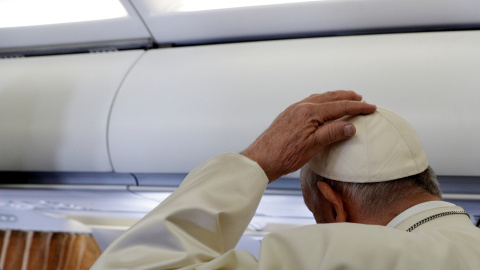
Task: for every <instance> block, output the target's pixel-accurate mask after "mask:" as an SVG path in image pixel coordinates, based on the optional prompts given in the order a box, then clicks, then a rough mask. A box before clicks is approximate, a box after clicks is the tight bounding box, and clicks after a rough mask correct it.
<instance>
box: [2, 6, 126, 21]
mask: <svg viewBox="0 0 480 270" xmlns="http://www.w3.org/2000/svg"><path fill="white" fill-rule="evenodd" d="M126 16H128V13H127V10H126V9H125V7H124V6H123V5H122V3H121V2H120V1H119V0H42V1H38V0H0V28H7V27H21V26H34V25H48V24H61V23H72V22H85V21H96V20H107V19H113V18H120V17H126Z"/></svg>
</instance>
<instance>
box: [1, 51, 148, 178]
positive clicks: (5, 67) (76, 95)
mask: <svg viewBox="0 0 480 270" xmlns="http://www.w3.org/2000/svg"><path fill="white" fill-rule="evenodd" d="M143 52H144V51H140V50H132V51H124V52H115V53H98V54H77V55H57V56H41V57H27V58H16V59H0V74H2V75H1V76H0V97H1V98H0V138H1V140H0V153H1V154H0V171H17V172H21V171H33V172H40V171H47V172H111V171H112V167H111V165H110V159H109V155H108V149H107V121H108V116H109V113H110V108H111V106H112V103H113V100H114V97H115V94H116V92H117V90H118V88H119V87H120V84H121V83H122V80H123V79H124V77H125V76H126V74H127V73H128V71H129V69H130V68H131V67H132V66H133V65H134V63H135V61H137V59H138V58H139V57H140V56H141V55H142V54H143Z"/></svg>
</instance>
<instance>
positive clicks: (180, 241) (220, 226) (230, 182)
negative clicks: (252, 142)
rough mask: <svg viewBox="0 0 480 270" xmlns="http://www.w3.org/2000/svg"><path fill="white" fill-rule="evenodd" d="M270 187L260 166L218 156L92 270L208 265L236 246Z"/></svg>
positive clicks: (233, 156) (115, 244)
mask: <svg viewBox="0 0 480 270" xmlns="http://www.w3.org/2000/svg"><path fill="white" fill-rule="evenodd" d="M267 184H268V178H267V176H266V175H265V173H264V172H263V170H262V169H261V168H260V166H259V165H258V164H257V163H256V162H254V161H252V160H250V159H248V158H247V157H245V156H243V155H239V154H233V153H228V154H222V155H218V156H216V157H214V158H212V159H210V160H208V161H207V162H205V163H204V164H202V165H200V166H199V167H197V168H196V169H195V170H193V171H192V172H191V173H190V174H189V175H188V176H187V177H186V178H185V180H184V181H183V183H182V184H181V185H180V187H179V188H178V189H177V190H176V191H175V192H174V193H172V195H170V196H169V197H168V198H167V199H166V200H165V201H163V202H162V203H161V204H160V205H159V206H157V207H156V208H155V209H154V210H152V211H151V212H150V213H149V214H148V215H146V216H145V217H144V218H143V219H142V220H140V221H139V222H138V223H137V224H135V225H134V226H132V228H130V229H129V230H128V231H127V232H125V233H124V234H123V235H121V236H120V237H119V238H118V239H117V240H116V241H114V242H113V243H112V244H111V245H110V246H109V247H108V248H107V249H106V250H105V252H104V253H103V254H102V255H101V256H100V258H99V259H98V260H97V262H96V263H95V265H94V266H93V267H92V269H97V270H99V269H102V270H106V269H178V268H182V267H187V266H192V265H197V264H201V263H205V262H209V261H211V260H213V259H215V258H217V257H219V256H220V255H222V254H224V253H225V252H227V251H229V250H231V249H233V248H234V247H235V246H236V244H237V242H238V241H239V239H240V237H241V236H242V234H243V232H244V231H245V229H246V227H247V226H248V224H249V222H250V220H251V218H252V217H253V215H254V214H255V211H256V209H257V206H258V204H259V202H260V199H261V197H262V195H263V192H264V190H265V187H266V186H267Z"/></svg>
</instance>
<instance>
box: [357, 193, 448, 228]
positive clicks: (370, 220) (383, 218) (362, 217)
mask: <svg viewBox="0 0 480 270" xmlns="http://www.w3.org/2000/svg"><path fill="white" fill-rule="evenodd" d="M428 201H441V198H439V197H437V196H434V195H432V194H430V193H427V192H426V193H425V194H422V195H421V196H412V197H410V198H408V199H405V200H402V201H400V202H397V203H395V204H394V205H392V206H391V207H389V208H386V209H384V210H383V211H381V213H378V214H375V215H369V214H366V213H365V211H363V209H354V208H355V207H353V209H352V210H351V212H350V213H349V220H348V221H349V222H353V223H362V224H372V225H383V226H386V225H387V224H388V223H389V222H390V221H391V220H392V219H394V218H395V217H396V216H398V215H399V214H400V213H402V212H403V211H405V210H407V209H408V208H410V207H413V206H415V205H417V204H421V203H424V202H428Z"/></svg>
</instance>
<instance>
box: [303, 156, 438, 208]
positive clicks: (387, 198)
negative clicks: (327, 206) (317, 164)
mask: <svg viewBox="0 0 480 270" xmlns="http://www.w3.org/2000/svg"><path fill="white" fill-rule="evenodd" d="M319 181H322V182H325V183H327V184H328V185H329V186H330V187H332V189H333V190H334V191H336V192H337V193H339V194H340V195H342V196H343V197H344V198H348V199H350V200H351V201H352V202H353V203H356V204H357V205H358V206H360V209H363V211H364V213H363V214H366V215H377V214H379V213H380V212H381V211H382V210H383V209H386V208H388V207H390V206H392V205H393V204H395V203H396V202H399V201H401V200H403V199H408V198H409V197H412V196H415V194H417V193H418V192H423V191H424V190H426V191H427V192H429V193H430V194H432V195H435V196H438V197H440V198H442V193H441V191H440V188H439V185H438V181H437V176H436V175H435V172H434V171H433V170H432V168H430V166H428V168H427V169H426V170H425V171H423V172H421V173H419V174H416V175H412V176H408V177H405V178H401V179H397V180H391V181H386V182H377V183H348V182H341V181H335V180H331V179H328V178H324V177H322V176H320V175H318V174H316V173H315V172H313V171H312V170H310V168H308V165H305V166H304V167H303V168H302V169H301V171H300V183H301V185H302V186H304V187H306V188H309V189H310V190H311V194H312V195H311V196H313V199H314V200H316V201H317V200H318V195H317V194H318V192H319V190H318V186H317V183H318V182H319Z"/></svg>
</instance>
